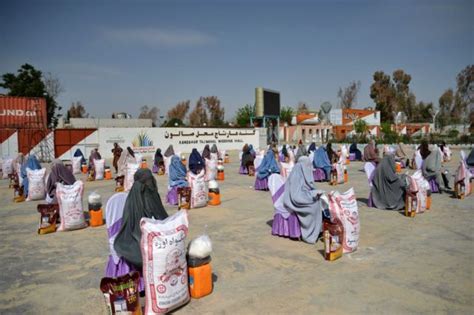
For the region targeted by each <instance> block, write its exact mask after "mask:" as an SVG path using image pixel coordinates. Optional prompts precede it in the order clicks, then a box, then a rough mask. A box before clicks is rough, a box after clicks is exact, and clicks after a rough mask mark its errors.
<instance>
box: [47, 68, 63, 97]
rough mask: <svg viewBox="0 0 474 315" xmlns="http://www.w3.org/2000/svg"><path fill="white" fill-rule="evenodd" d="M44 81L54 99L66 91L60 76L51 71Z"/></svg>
mask: <svg viewBox="0 0 474 315" xmlns="http://www.w3.org/2000/svg"><path fill="white" fill-rule="evenodd" d="M43 82H44V86H45V89H46V93H48V95H49V96H51V97H52V98H54V99H56V98H58V96H59V95H60V94H61V93H63V92H64V87H63V86H62V85H61V81H59V78H58V77H57V76H55V75H53V74H52V73H51V72H46V74H45V75H44V79H43Z"/></svg>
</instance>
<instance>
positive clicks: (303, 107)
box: [296, 102, 309, 114]
mask: <svg viewBox="0 0 474 315" xmlns="http://www.w3.org/2000/svg"><path fill="white" fill-rule="evenodd" d="M296 113H297V114H307V113H309V110H308V106H307V105H306V103H305V102H299V103H298V109H297V110H296Z"/></svg>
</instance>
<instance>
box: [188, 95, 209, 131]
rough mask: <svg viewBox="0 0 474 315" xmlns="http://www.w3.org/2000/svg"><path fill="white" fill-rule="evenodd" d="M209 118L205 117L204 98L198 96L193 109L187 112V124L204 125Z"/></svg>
mask: <svg viewBox="0 0 474 315" xmlns="http://www.w3.org/2000/svg"><path fill="white" fill-rule="evenodd" d="M208 123H209V119H208V117H207V112H206V108H205V107H204V98H203V97H200V98H199V100H198V101H197V102H196V107H194V109H193V111H192V112H191V113H189V124H190V125H191V126H196V127H200V126H204V124H206V125H207V124H208Z"/></svg>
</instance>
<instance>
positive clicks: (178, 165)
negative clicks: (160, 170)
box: [166, 155, 189, 205]
mask: <svg viewBox="0 0 474 315" xmlns="http://www.w3.org/2000/svg"><path fill="white" fill-rule="evenodd" d="M188 186H189V184H188V182H187V181H186V166H184V164H183V163H182V162H181V158H180V157H179V156H177V155H173V157H172V158H171V163H170V172H169V178H168V194H167V196H166V201H167V202H168V203H169V204H170V205H177V204H178V188H180V187H188Z"/></svg>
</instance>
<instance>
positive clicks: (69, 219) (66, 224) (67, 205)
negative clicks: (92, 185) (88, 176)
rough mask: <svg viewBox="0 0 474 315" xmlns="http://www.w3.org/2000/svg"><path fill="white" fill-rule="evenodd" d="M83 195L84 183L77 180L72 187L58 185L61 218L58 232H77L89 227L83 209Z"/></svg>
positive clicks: (57, 192)
mask: <svg viewBox="0 0 474 315" xmlns="http://www.w3.org/2000/svg"><path fill="white" fill-rule="evenodd" d="M83 193H84V183H83V182H82V181H80V180H76V182H75V183H74V184H72V185H63V184H61V183H57V185H56V197H57V198H58V204H59V216H60V217H61V225H60V226H59V229H58V231H68V230H77V229H82V228H85V227H86V226H87V223H86V220H85V218H84V212H83V208H82V195H83Z"/></svg>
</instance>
